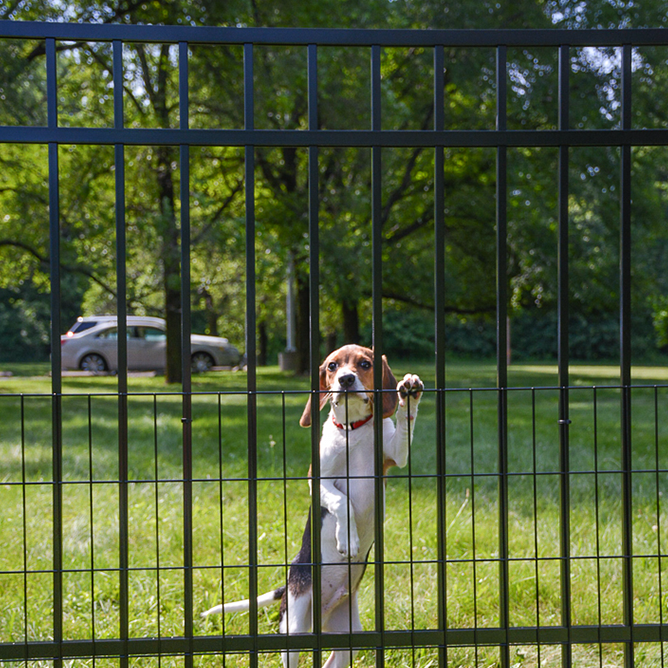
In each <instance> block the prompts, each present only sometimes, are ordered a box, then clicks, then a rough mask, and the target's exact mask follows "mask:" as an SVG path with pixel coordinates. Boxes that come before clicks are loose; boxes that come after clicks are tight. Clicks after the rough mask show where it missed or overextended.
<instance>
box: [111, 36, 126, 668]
mask: <svg viewBox="0 0 668 668" xmlns="http://www.w3.org/2000/svg"><path fill="white" fill-rule="evenodd" d="M113 59H114V69H113V78H114V129H115V130H122V129H123V43H122V42H121V41H120V40H114V42H113ZM114 177H115V202H116V211H115V222H116V314H117V316H118V321H117V322H118V339H117V341H116V345H117V346H118V348H117V356H118V531H119V541H118V544H119V557H118V565H119V573H118V577H119V626H120V628H119V636H120V639H121V641H122V642H123V652H122V656H121V657H120V662H121V668H127V665H128V648H127V642H128V636H129V624H130V620H129V596H128V587H129V582H128V573H129V572H128V567H129V554H128V522H129V516H128V338H127V302H126V291H127V271H126V248H127V239H126V228H125V147H124V146H123V144H115V145H114Z"/></svg>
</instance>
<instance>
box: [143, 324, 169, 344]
mask: <svg viewBox="0 0 668 668" xmlns="http://www.w3.org/2000/svg"><path fill="white" fill-rule="evenodd" d="M141 329H143V330H144V338H145V339H146V340H147V341H164V340H165V339H166V338H167V335H166V334H165V332H163V331H162V330H161V329H158V328H157V327H142V328H141Z"/></svg>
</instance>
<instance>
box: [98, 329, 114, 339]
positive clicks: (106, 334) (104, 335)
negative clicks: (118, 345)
mask: <svg viewBox="0 0 668 668" xmlns="http://www.w3.org/2000/svg"><path fill="white" fill-rule="evenodd" d="M96 338H98V339H109V340H115V339H117V338H118V329H116V327H110V328H109V329H105V330H103V331H102V332H100V333H99V334H98V335H97V336H96Z"/></svg>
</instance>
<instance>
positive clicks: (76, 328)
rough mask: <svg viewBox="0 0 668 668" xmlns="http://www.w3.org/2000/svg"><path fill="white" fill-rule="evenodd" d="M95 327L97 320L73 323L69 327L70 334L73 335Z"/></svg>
mask: <svg viewBox="0 0 668 668" xmlns="http://www.w3.org/2000/svg"><path fill="white" fill-rule="evenodd" d="M95 325H97V320H95V321H93V320H85V321H84V322H75V323H74V324H73V325H72V326H71V327H70V332H72V333H73V334H74V333H76V332H85V331H86V330H87V329H90V328H91V327H95Z"/></svg>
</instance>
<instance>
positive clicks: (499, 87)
mask: <svg viewBox="0 0 668 668" xmlns="http://www.w3.org/2000/svg"><path fill="white" fill-rule="evenodd" d="M506 62H507V48H506V47H505V46H499V47H498V48H497V54H496V104H497V115H496V129H497V130H499V131H505V130H506V102H507V82H506ZM507 171H508V149H507V148H506V146H499V147H498V148H497V154H496V346H497V348H496V368H497V380H496V385H497V390H498V406H497V413H498V418H497V419H498V444H499V445H498V458H499V462H498V475H499V491H498V494H499V598H500V601H499V602H500V609H499V622H500V626H501V627H502V628H503V629H505V631H506V638H505V641H504V643H503V645H502V646H501V665H502V666H504V668H506V667H507V666H509V665H510V648H509V646H508V625H509V601H508V595H509V593H508V393H507V388H508V330H507V321H508V268H507V266H508V259H507V252H508V251H507V234H508V218H507V216H508V213H507V182H508V175H507Z"/></svg>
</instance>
